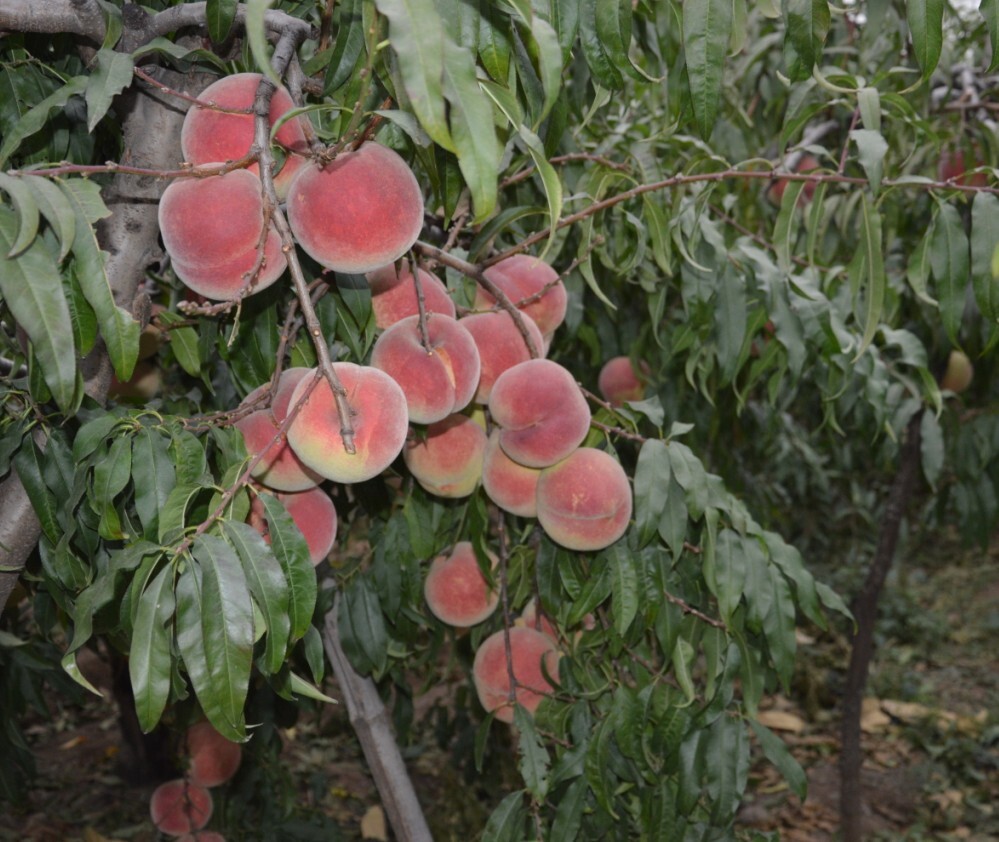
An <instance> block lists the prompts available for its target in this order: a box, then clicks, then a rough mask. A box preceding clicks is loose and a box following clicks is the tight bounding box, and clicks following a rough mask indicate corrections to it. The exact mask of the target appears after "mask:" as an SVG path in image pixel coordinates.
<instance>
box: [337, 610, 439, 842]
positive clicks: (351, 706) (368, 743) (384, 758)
mask: <svg viewBox="0 0 999 842" xmlns="http://www.w3.org/2000/svg"><path fill="white" fill-rule="evenodd" d="M339 607H340V598H339V596H338V597H337V599H336V602H335V603H334V605H333V610H332V611H330V612H329V614H327V615H326V628H325V634H324V635H323V646H324V648H325V649H326V657H327V658H329V661H330V663H331V664H332V665H333V673H334V675H335V676H336V680H337V684H338V685H339V687H340V692H341V693H342V694H343V701H344V703H345V704H346V705H347V714H348V715H349V717H350V724H351V726H353V728H354V733H356V734H357V738H358V740H359V741H360V743H361V748H362V749H363V750H364V757H365V759H366V760H367V762H368V768H370V769H371V774H372V775H373V777H374V779H375V785H376V786H377V787H378V794H379V795H380V796H381V799H382V804H383V806H384V807H385V812H386V813H387V814H388V819H389V823H390V824H391V825H392V830H393V831H394V832H395V837H396V839H398V840H400V842H432V839H433V837H431V835H430V829H429V827H428V826H427V821H426V818H425V817H424V815H423V810H422V809H421V808H420V802H419V801H418V800H417V798H416V792H415V790H414V789H413V782H412V781H411V780H410V777H409V773H408V772H407V771H406V764H405V763H403V760H402V754H401V753H400V752H399V746H398V744H397V743H396V740H395V735H394V734H393V733H392V726H391V724H390V722H389V717H388V712H387V711H386V710H385V705H384V704H383V703H382V700H381V697H380V696H379V695H378V690H377V688H376V687H375V685H374V682H372V681H371V679H370V678H364V677H363V676H360V675H358V674H357V672H355V671H354V668H353V666H351V663H350V661H349V660H348V659H347V655H346V653H345V652H344V651H343V647H342V646H341V644H340V631H339V628H338V624H337V617H338V615H339Z"/></svg>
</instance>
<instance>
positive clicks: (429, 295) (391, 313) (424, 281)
mask: <svg viewBox="0 0 999 842" xmlns="http://www.w3.org/2000/svg"><path fill="white" fill-rule="evenodd" d="M365 277H366V278H367V281H368V286H369V287H370V288H371V309H372V310H373V311H374V313H375V325H376V326H377V327H379V328H381V329H382V330H384V329H385V328H387V327H390V326H391V325H394V324H395V323H396V322H398V321H401V320H402V319H404V318H406V317H407V316H415V315H418V314H419V312H420V306H419V304H418V302H417V297H416V281H414V280H413V273H412V272H411V271H410V269H409V267H408V266H403V267H402V268H401V269H398V270H397V269H396V265H395V264H394V263H392V264H389V265H388V266H382V267H381V268H380V269H375V270H374V271H372V272H368V274H367V275H365ZM416 277H417V278H418V279H419V281H420V291H421V292H422V293H423V309H424V310H425V311H426V312H427V313H443V314H444V315H445V316H450V317H451V318H452V319H453V318H455V317H456V316H457V310H456V309H455V306H454V301H452V300H451V296H450V294H449V293H448V291H447V287H446V286H444V282H443V281H442V280H441V279H440V278H438V277H437V276H436V275H431V274H430V273H429V272H427V271H424V270H423V269H419V268H418V269H417V270H416Z"/></svg>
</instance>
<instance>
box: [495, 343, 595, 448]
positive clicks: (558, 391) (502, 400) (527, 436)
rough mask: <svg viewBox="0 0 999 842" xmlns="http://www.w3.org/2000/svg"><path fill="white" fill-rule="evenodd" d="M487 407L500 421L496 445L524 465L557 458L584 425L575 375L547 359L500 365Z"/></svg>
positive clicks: (577, 440)
mask: <svg viewBox="0 0 999 842" xmlns="http://www.w3.org/2000/svg"><path fill="white" fill-rule="evenodd" d="M489 412H490V414H491V415H492V417H493V420H494V421H495V422H496V423H497V424H499V426H500V435H499V443H500V447H502V448H503V451H504V452H505V453H506V455H507V456H509V457H510V458H511V459H513V461H514V462H519V463H520V464H521V465H526V466H527V467H528V468H546V467H548V466H549V465H554V464H555V463H556V462H560V461H561V460H562V459H564V458H565V457H566V456H568V455H569V454H570V453H572V451H574V450H575V449H576V448H577V447H579V445H581V444H582V443H583V439H585V438H586V434H587V433H588V432H589V429H590V407H589V406H588V405H587V403H586V398H584V397H583V393H582V392H581V391H580V390H579V386H577V385H576V379H575V378H574V377H573V376H572V375H571V374H570V373H569V371H568V369H566V368H564V367H563V366H560V365H559V364H558V363H556V362H552V361H551V360H541V359H538V360H527V361H526V362H522V363H518V364H517V365H515V366H513V367H512V368H508V369H507V370H506V371H504V372H503V373H502V374H501V375H500V376H499V377H497V378H496V382H495V383H494V384H493V388H492V392H491V393H490V396H489Z"/></svg>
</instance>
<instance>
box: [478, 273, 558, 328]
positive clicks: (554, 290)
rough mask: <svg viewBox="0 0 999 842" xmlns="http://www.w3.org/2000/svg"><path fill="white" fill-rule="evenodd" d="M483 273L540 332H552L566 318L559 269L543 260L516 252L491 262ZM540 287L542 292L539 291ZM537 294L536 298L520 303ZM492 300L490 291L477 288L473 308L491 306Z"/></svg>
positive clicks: (494, 300) (493, 302)
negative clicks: (498, 260) (533, 322)
mask: <svg viewBox="0 0 999 842" xmlns="http://www.w3.org/2000/svg"><path fill="white" fill-rule="evenodd" d="M483 274H484V275H485V276H486V277H487V278H488V279H489V280H490V281H492V282H493V283H494V284H495V285H496V286H497V287H499V289H500V290H502V292H504V293H505V294H506V297H507V298H509V299H510V301H511V302H512V303H513V305H514V306H515V307H517V309H518V310H520V311H521V312H524V313H527V315H529V316H530V317H531V318H532V319H534V321H535V323H536V324H537V326H538V329H539V330H540V331H541V332H542V333H543V334H545V335H549V334H551V333H552V332H553V331H554V330H555V329H556V328H557V327H558V326H559V325H560V324H562V322H563V321H564V320H565V311H566V307H567V306H568V296H567V295H566V291H565V285H564V284H563V283H562V282H561V281H560V280H559V275H558V272H556V271H555V270H554V269H552V267H551V266H549V265H548V264H547V263H545V262H544V261H543V260H538V258H536V257H531V256H529V255H526V254H515V255H513V256H512V257H508V258H506V260H501V261H500V262H499V263H495V264H493V265H492V266H490V267H489V268H488V269H486V270H485V272H484V273H483ZM546 287H547V289H546ZM542 290H545V291H544V292H543V293H542ZM539 294H540V297H539V298H538V299H537V300H534V301H530V302H529V303H526V304H521V303H520V302H521V301H523V300H524V299H529V298H533V297H534V296H536V295H539ZM495 303H496V299H495V298H493V296H492V294H491V293H489V292H487V291H486V290H484V289H482V287H479V288H478V290H477V291H476V293H475V307H476V308H479V309H481V308H484V307H491V306H493V305H494V304H495Z"/></svg>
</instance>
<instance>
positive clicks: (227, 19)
mask: <svg viewBox="0 0 999 842" xmlns="http://www.w3.org/2000/svg"><path fill="white" fill-rule="evenodd" d="M238 6H239V3H238V2H237V0H208V2H207V3H206V4H205V20H206V21H207V23H208V37H209V38H211V39H212V41H214V42H215V43H216V44H221V43H222V42H223V41H225V39H226V38H227V37H228V36H229V30H230V29H232V24H233V21H234V20H236V8H237V7H238Z"/></svg>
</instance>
